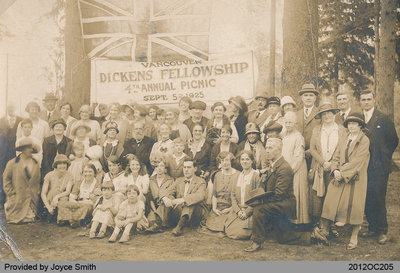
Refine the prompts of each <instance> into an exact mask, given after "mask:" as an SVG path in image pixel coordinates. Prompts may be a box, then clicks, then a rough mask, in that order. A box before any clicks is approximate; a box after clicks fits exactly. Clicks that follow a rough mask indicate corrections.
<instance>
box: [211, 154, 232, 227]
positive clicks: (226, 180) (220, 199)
mask: <svg viewBox="0 0 400 273" xmlns="http://www.w3.org/2000/svg"><path fill="white" fill-rule="evenodd" d="M234 158H235V157H234V155H233V154H232V153H230V152H221V153H220V154H219V155H218V164H219V165H220V166H221V170H220V171H219V172H217V173H216V174H215V176H214V184H213V191H212V211H211V212H210V214H209V215H208V217H207V221H206V226H207V228H208V229H209V230H212V231H216V232H224V224H225V221H226V219H227V217H228V214H229V212H230V211H231V209H232V201H231V191H232V185H233V183H236V182H237V178H238V176H239V171H237V170H235V169H233V168H232V163H233V160H234Z"/></svg>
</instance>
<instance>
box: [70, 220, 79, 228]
mask: <svg viewBox="0 0 400 273" xmlns="http://www.w3.org/2000/svg"><path fill="white" fill-rule="evenodd" d="M69 224H70V225H71V227H72V228H77V227H79V226H80V224H79V221H73V220H71V221H69Z"/></svg>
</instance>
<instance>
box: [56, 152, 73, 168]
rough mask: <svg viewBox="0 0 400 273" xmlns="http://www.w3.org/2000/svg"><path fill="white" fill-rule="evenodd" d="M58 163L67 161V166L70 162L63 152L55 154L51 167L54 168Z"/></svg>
mask: <svg viewBox="0 0 400 273" xmlns="http://www.w3.org/2000/svg"><path fill="white" fill-rule="evenodd" d="M58 163H67V167H68V166H69V165H70V164H71V162H70V161H69V159H68V158H67V156H66V155H64V154H58V155H56V157H55V158H54V162H53V165H52V167H53V169H55V168H56V166H57V164H58Z"/></svg>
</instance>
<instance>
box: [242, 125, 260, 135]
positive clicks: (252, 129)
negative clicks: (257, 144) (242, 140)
mask: <svg viewBox="0 0 400 273" xmlns="http://www.w3.org/2000/svg"><path fill="white" fill-rule="evenodd" d="M250 133H257V134H260V127H258V125H257V124H255V123H254V122H249V123H247V124H246V133H245V135H247V134H250Z"/></svg>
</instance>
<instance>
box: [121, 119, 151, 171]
mask: <svg viewBox="0 0 400 273" xmlns="http://www.w3.org/2000/svg"><path fill="white" fill-rule="evenodd" d="M144 127H145V124H144V122H136V123H134V124H133V138H130V139H128V140H127V141H125V143H124V151H123V152H122V154H121V157H123V156H125V155H127V154H134V155H136V156H137V157H138V158H139V160H140V161H142V162H143V164H145V165H146V168H147V171H148V172H149V173H150V174H151V173H152V172H153V167H152V166H151V164H150V152H151V149H152V148H153V145H154V140H153V139H151V138H149V137H147V136H145V135H144Z"/></svg>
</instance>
